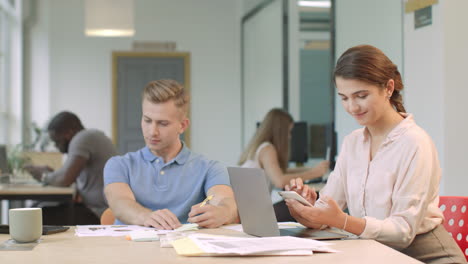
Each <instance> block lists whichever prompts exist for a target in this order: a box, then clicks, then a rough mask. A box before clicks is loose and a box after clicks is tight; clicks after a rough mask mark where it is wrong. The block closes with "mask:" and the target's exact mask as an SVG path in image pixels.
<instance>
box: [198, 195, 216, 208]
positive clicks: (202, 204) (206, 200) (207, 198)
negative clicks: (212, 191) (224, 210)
mask: <svg viewBox="0 0 468 264" xmlns="http://www.w3.org/2000/svg"><path fill="white" fill-rule="evenodd" d="M213 197H214V195H208V197H206V198H205V200H203V202H202V203H201V204H200V207H203V206H205V204H206V203H207V202H208V201H210V200H211V199H213Z"/></svg>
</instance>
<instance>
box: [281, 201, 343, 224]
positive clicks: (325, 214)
mask: <svg viewBox="0 0 468 264" xmlns="http://www.w3.org/2000/svg"><path fill="white" fill-rule="evenodd" d="M319 202H320V203H325V205H326V206H324V207H315V206H313V207H311V206H305V205H302V204H301V203H299V202H297V201H295V200H293V199H286V205H287V206H288V208H289V212H290V213H291V215H292V216H293V217H294V219H296V220H297V221H298V222H299V223H301V224H303V225H305V226H307V227H310V228H318V227H320V226H322V225H328V226H332V227H336V228H343V225H344V222H345V217H346V214H345V213H344V212H343V211H342V210H341V209H340V208H339V206H338V204H337V203H336V202H335V200H333V199H332V198H329V197H323V198H321V199H320V200H319Z"/></svg>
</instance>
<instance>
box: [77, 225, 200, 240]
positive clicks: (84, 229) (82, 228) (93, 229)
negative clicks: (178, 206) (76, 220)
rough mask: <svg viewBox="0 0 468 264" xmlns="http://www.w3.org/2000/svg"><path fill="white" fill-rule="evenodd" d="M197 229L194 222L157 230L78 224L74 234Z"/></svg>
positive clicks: (113, 234) (127, 233)
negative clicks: (173, 228)
mask: <svg viewBox="0 0 468 264" xmlns="http://www.w3.org/2000/svg"><path fill="white" fill-rule="evenodd" d="M192 230H198V225H196V224H184V225H182V226H181V227H179V228H177V229H175V230H158V229H155V228H154V227H146V226H139V225H78V226H76V229H75V235H76V236H79V237H86V236H126V235H129V234H130V233H132V232H135V231H138V232H140V231H141V232H145V231H152V232H155V231H156V233H157V234H158V235H162V234H167V233H171V232H182V231H192Z"/></svg>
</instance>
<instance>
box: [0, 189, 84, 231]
mask: <svg viewBox="0 0 468 264" xmlns="http://www.w3.org/2000/svg"><path fill="white" fill-rule="evenodd" d="M74 192H75V190H74V189H73V188H71V187H53V186H42V185H41V184H0V201H1V200H4V201H2V218H1V219H2V223H6V221H5V219H6V217H5V216H4V215H5V214H7V213H4V212H5V210H6V211H8V208H9V205H8V201H12V200H20V201H24V200H38V201H61V202H65V203H68V204H69V217H70V220H73V195H74ZM4 207H6V208H7V209H4Z"/></svg>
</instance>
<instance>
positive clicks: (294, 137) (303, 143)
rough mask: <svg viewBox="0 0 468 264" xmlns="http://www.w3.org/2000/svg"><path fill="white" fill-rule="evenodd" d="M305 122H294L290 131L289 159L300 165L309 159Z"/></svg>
mask: <svg viewBox="0 0 468 264" xmlns="http://www.w3.org/2000/svg"><path fill="white" fill-rule="evenodd" d="M307 135H308V133H307V122H303V121H301V122H294V127H293V129H292V131H291V142H290V150H289V161H291V162H296V164H298V165H302V164H304V163H305V162H307V160H308V159H309V149H308V146H309V143H308V137H307Z"/></svg>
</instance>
